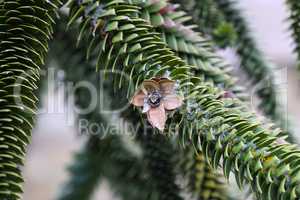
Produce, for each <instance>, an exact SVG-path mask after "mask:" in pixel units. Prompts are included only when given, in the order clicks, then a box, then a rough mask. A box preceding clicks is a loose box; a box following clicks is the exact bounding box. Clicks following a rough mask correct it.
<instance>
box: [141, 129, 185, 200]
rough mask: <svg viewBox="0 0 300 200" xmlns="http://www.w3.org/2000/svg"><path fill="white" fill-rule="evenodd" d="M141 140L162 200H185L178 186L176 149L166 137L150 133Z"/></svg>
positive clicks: (147, 164) (148, 165)
mask: <svg viewBox="0 0 300 200" xmlns="http://www.w3.org/2000/svg"><path fill="white" fill-rule="evenodd" d="M141 137H143V138H142V139H141V141H142V146H143V147H144V148H143V149H144V159H145V162H146V166H147V167H148V168H149V171H150V175H151V177H150V179H152V180H153V183H154V186H155V188H156V190H157V191H158V192H159V199H160V200H183V197H181V196H180V190H179V187H178V185H177V184H176V175H175V170H174V169H175V164H176V163H175V162H174V161H175V160H174V158H175V157H174V155H173V154H174V152H176V151H175V149H174V147H173V146H172V145H171V143H170V141H169V140H168V138H166V137H165V136H164V135H162V134H160V133H158V132H155V131H148V132H147V133H146V134H145V135H144V136H141Z"/></svg>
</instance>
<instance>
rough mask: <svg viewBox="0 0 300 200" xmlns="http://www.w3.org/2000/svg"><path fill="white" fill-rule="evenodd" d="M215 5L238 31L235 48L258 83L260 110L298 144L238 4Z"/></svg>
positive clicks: (220, 2) (222, 1)
mask: <svg viewBox="0 0 300 200" xmlns="http://www.w3.org/2000/svg"><path fill="white" fill-rule="evenodd" d="M215 2H216V4H217V5H218V8H219V9H218V10H219V11H220V12H221V13H223V14H224V16H225V20H226V22H228V23H232V25H233V26H234V28H235V32H236V37H237V39H236V45H235V46H236V51H237V53H238V55H239V56H240V59H241V64H240V66H241V67H242V68H243V69H244V70H245V72H247V74H248V76H249V78H250V79H251V80H252V82H253V84H255V85H254V86H255V92H256V94H257V96H258V97H260V99H261V102H260V104H259V108H260V109H261V110H263V111H264V113H265V114H266V115H267V116H269V117H270V118H271V119H272V120H274V121H275V122H276V123H277V124H278V125H279V126H280V127H281V128H283V130H285V131H286V134H287V135H288V136H289V138H288V140H289V141H295V139H294V137H293V134H292V133H291V130H288V122H287V120H286V118H285V116H284V115H282V112H284V110H282V109H281V107H280V104H279V103H278V100H277V98H278V97H277V93H276V86H275V85H274V77H273V72H272V70H273V69H272V66H271V65H270V64H269V63H268V62H267V61H266V60H265V59H264V57H263V56H262V55H263V54H262V53H261V51H260V50H259V49H258V47H257V45H256V43H255V41H254V39H253V38H252V36H251V31H250V29H249V28H248V26H247V23H246V21H245V19H244V18H243V16H242V14H241V12H240V11H239V10H238V9H237V8H236V7H235V3H236V2H235V1H233V0H215Z"/></svg>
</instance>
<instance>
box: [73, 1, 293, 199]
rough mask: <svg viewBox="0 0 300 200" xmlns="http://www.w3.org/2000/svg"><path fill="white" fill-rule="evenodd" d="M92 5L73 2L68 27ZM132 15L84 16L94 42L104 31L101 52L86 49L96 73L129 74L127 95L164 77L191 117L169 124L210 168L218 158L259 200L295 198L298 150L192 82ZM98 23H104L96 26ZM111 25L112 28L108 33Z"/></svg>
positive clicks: (131, 11)
mask: <svg viewBox="0 0 300 200" xmlns="http://www.w3.org/2000/svg"><path fill="white" fill-rule="evenodd" d="M93 5H95V4H94V2H89V3H87V4H85V3H83V4H80V5H79V6H78V4H77V3H76V2H74V3H73V4H72V9H71V19H72V20H71V22H74V21H75V20H77V19H79V18H80V16H81V15H80V14H81V13H82V12H83V9H81V8H84V7H88V6H93ZM97 8H101V11H99V10H97V11H98V12H95V9H97ZM138 11H139V7H137V6H136V5H132V4H127V3H126V2H123V1H113V2H110V3H107V4H103V5H101V6H97V5H96V6H95V7H94V9H93V10H90V13H88V15H87V14H86V13H85V14H86V16H85V18H83V20H81V27H82V25H83V24H86V21H87V20H90V19H89V18H88V17H87V16H94V17H95V18H94V19H95V20H96V22H97V23H95V24H96V26H95V27H94V30H99V31H96V32H94V33H95V35H97V37H94V38H96V39H95V40H97V39H98V38H100V35H98V34H99V33H101V30H102V33H103V30H105V32H104V33H105V34H104V35H103V36H102V37H103V38H104V39H102V40H101V41H99V42H100V45H96V46H100V47H101V48H100V49H97V51H96V49H95V48H92V49H93V50H95V51H93V52H97V54H98V55H101V56H99V58H100V59H99V61H98V67H100V66H101V65H100V63H105V64H104V66H103V67H101V69H106V70H108V69H110V70H111V69H120V70H122V71H123V72H127V73H130V74H131V78H132V81H133V83H134V84H132V85H126V88H127V89H128V88H132V87H135V86H137V85H139V84H140V82H141V81H142V80H145V79H148V78H150V77H153V76H158V75H162V74H164V73H165V72H166V71H169V73H170V78H171V79H174V80H177V81H178V83H179V84H180V89H181V90H182V91H184V94H185V97H186V100H190V101H191V102H193V106H194V108H195V110H193V112H188V109H192V108H193V107H192V106H189V107H188V108H183V109H182V110H181V113H180V115H179V113H177V114H178V115H177V116H174V117H173V118H172V120H171V121H173V122H175V123H176V124H178V125H179V128H180V129H181V131H179V133H182V134H184V135H185V136H187V137H188V136H189V134H191V137H192V139H193V143H194V145H195V146H196V147H197V148H200V149H202V150H203V151H204V153H205V155H206V156H207V157H208V158H210V159H211V160H210V162H211V163H212V166H217V165H218V163H219V161H220V159H221V158H222V160H223V169H224V174H225V175H226V176H228V174H229V172H230V171H231V170H232V171H233V172H234V173H235V174H236V178H237V181H238V183H239V184H240V185H242V184H243V183H244V182H245V181H247V182H249V183H250V184H251V186H252V189H253V191H254V192H255V193H256V194H257V196H259V197H261V196H262V195H264V196H265V197H264V198H266V199H272V198H287V199H296V198H297V197H299V191H298V188H299V180H298V178H297V177H298V176H297V175H298V173H299V170H298V168H297V165H298V163H297V162H298V160H299V154H298V153H297V151H298V148H297V147H295V146H293V145H290V144H288V143H285V142H282V141H281V140H280V135H281V134H282V132H281V131H280V130H273V131H272V130H270V129H269V128H268V127H267V126H265V125H263V124H261V123H260V122H258V121H257V119H256V117H255V116H254V115H252V114H249V113H248V112H247V111H246V110H242V109H241V107H235V105H240V102H239V101H238V100H236V99H234V98H233V99H228V98H226V97H225V98H224V97H223V96H222V93H223V92H222V91H220V90H219V89H217V88H215V87H213V86H211V84H207V83H205V82H204V81H203V80H201V79H200V78H197V77H195V76H194V75H193V73H194V70H195V67H194V66H188V65H186V64H185V62H184V61H182V60H181V59H180V58H178V57H176V56H175V55H174V53H172V52H171V51H170V50H169V49H168V48H167V47H166V45H165V44H164V43H163V42H161V41H160V38H159V37H158V36H157V34H156V33H155V32H154V31H153V28H152V27H151V26H150V25H149V24H147V22H145V21H144V20H142V19H141V18H139V17H137V14H138ZM104 19H105V22H106V23H100V22H101V21H102V20H104ZM103 24H104V25H103ZM112 24H117V25H118V26H113V28H111V27H112ZM107 27H110V28H109V29H108V28H107ZM85 33H87V34H88V32H85ZM90 36H91V37H93V35H90ZM95 40H93V41H95ZM93 44H97V43H93ZM93 44H92V45H93ZM130 57H131V58H138V59H129V58H130ZM100 61H101V62H100ZM114 63H118V64H119V65H117V66H116V65H114ZM117 67H119V68H117ZM122 86H124V85H123V84H122V81H120V87H121V88H122ZM128 96H129V95H128ZM197 109H200V110H197ZM188 125H190V126H188ZM192 128H193V129H192ZM167 132H168V130H166V133H167ZM185 139H188V138H185ZM185 141H187V140H185ZM292 152H294V153H292Z"/></svg>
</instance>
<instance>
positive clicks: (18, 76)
mask: <svg viewBox="0 0 300 200" xmlns="http://www.w3.org/2000/svg"><path fill="white" fill-rule="evenodd" d="M59 4H60V2H59V1H58V0H53V1H42V0H41V1H34V5H33V1H30V0H18V1H12V0H5V1H1V2H0V41H1V43H0V65H1V68H0V106H1V109H0V124H1V126H0V133H1V136H0V141H1V142H0V151H1V155H0V177H1V178H0V185H1V186H0V199H10V200H13V199H20V198H21V197H20V193H21V192H22V186H21V184H22V182H23V178H22V175H21V167H22V165H23V163H24V156H25V152H26V146H27V144H28V143H29V141H30V136H31V130H32V127H33V123H34V119H33V117H34V116H35V114H36V103H37V98H36V97H35V95H34V93H35V91H36V89H37V85H38V82H39V76H40V75H39V70H40V67H41V66H42V65H44V59H45V56H46V55H47V51H48V41H49V40H50V38H51V34H52V24H53V22H54V19H55V16H56V13H55V12H56V10H57V8H58V7H57V6H58V5H59Z"/></svg>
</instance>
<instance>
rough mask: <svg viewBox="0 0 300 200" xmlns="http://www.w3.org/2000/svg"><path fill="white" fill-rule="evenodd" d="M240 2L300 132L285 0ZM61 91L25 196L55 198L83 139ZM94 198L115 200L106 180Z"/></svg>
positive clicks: (42, 122)
mask: <svg viewBox="0 0 300 200" xmlns="http://www.w3.org/2000/svg"><path fill="white" fill-rule="evenodd" d="M239 6H240V8H242V9H243V10H244V15H245V16H246V18H247V19H248V22H249V24H250V26H251V28H252V31H253V32H252V34H253V36H254V37H255V38H256V39H257V42H258V44H259V46H260V48H261V49H262V50H263V52H264V53H265V55H266V57H267V58H268V59H269V61H271V62H273V63H274V64H275V67H276V70H275V73H276V76H277V84H280V87H279V88H280V91H279V93H281V95H282V96H281V100H282V102H283V103H284V104H285V105H286V109H287V111H288V116H289V119H291V120H292V121H294V124H293V126H294V128H295V129H296V130H300V128H299V125H297V122H298V121H299V120H300V106H299V101H298V99H299V97H300V81H299V80H300V79H299V77H300V75H299V72H297V71H296V69H295V62H296V56H295V55H293V53H292V49H293V44H292V40H291V38H290V33H289V31H288V24H287V23H285V21H286V19H287V15H288V13H287V8H286V6H285V3H284V0H263V1H261V0H240V1H239ZM225 55H226V56H227V57H228V58H229V59H230V60H231V61H232V62H233V63H234V62H235V59H234V57H232V56H231V55H230V53H228V52H226V53H225ZM60 92H61V91H60V90H56V92H55V93H54V94H51V95H48V96H47V95H44V97H43V108H42V109H45V108H46V107H47V106H48V104H47V102H48V103H49V102H51V101H52V102H55V107H53V108H50V109H52V112H50V113H47V112H41V114H39V115H38V119H37V123H36V127H35V129H34V132H33V138H32V142H31V145H30V146H29V149H28V154H27V159H26V163H25V166H26V167H25V168H24V175H25V181H26V184H25V195H24V200H40V199H43V200H54V199H55V197H56V196H57V195H58V194H59V191H60V189H61V187H62V184H63V182H64V181H65V180H67V178H68V174H67V172H66V167H67V166H68V164H69V163H70V162H71V160H72V155H73V153H74V152H76V150H79V149H80V147H81V145H82V143H83V141H82V140H81V138H80V137H79V136H76V130H75V129H76V128H75V127H74V124H73V123H72V119H73V118H74V116H73V115H72V113H64V112H63V110H64V106H65V104H64V100H63V98H58V96H60V95H59V93H60ZM283 114H286V113H283ZM297 132H299V131H297ZM299 136H300V135H299ZM94 199H95V200H96V199H97V200H98V199H101V200H113V199H116V198H115V197H113V195H112V194H111V192H110V190H109V186H108V185H107V184H106V183H105V182H103V183H102V184H100V186H99V190H98V191H97V194H96V195H95V197H94Z"/></svg>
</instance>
